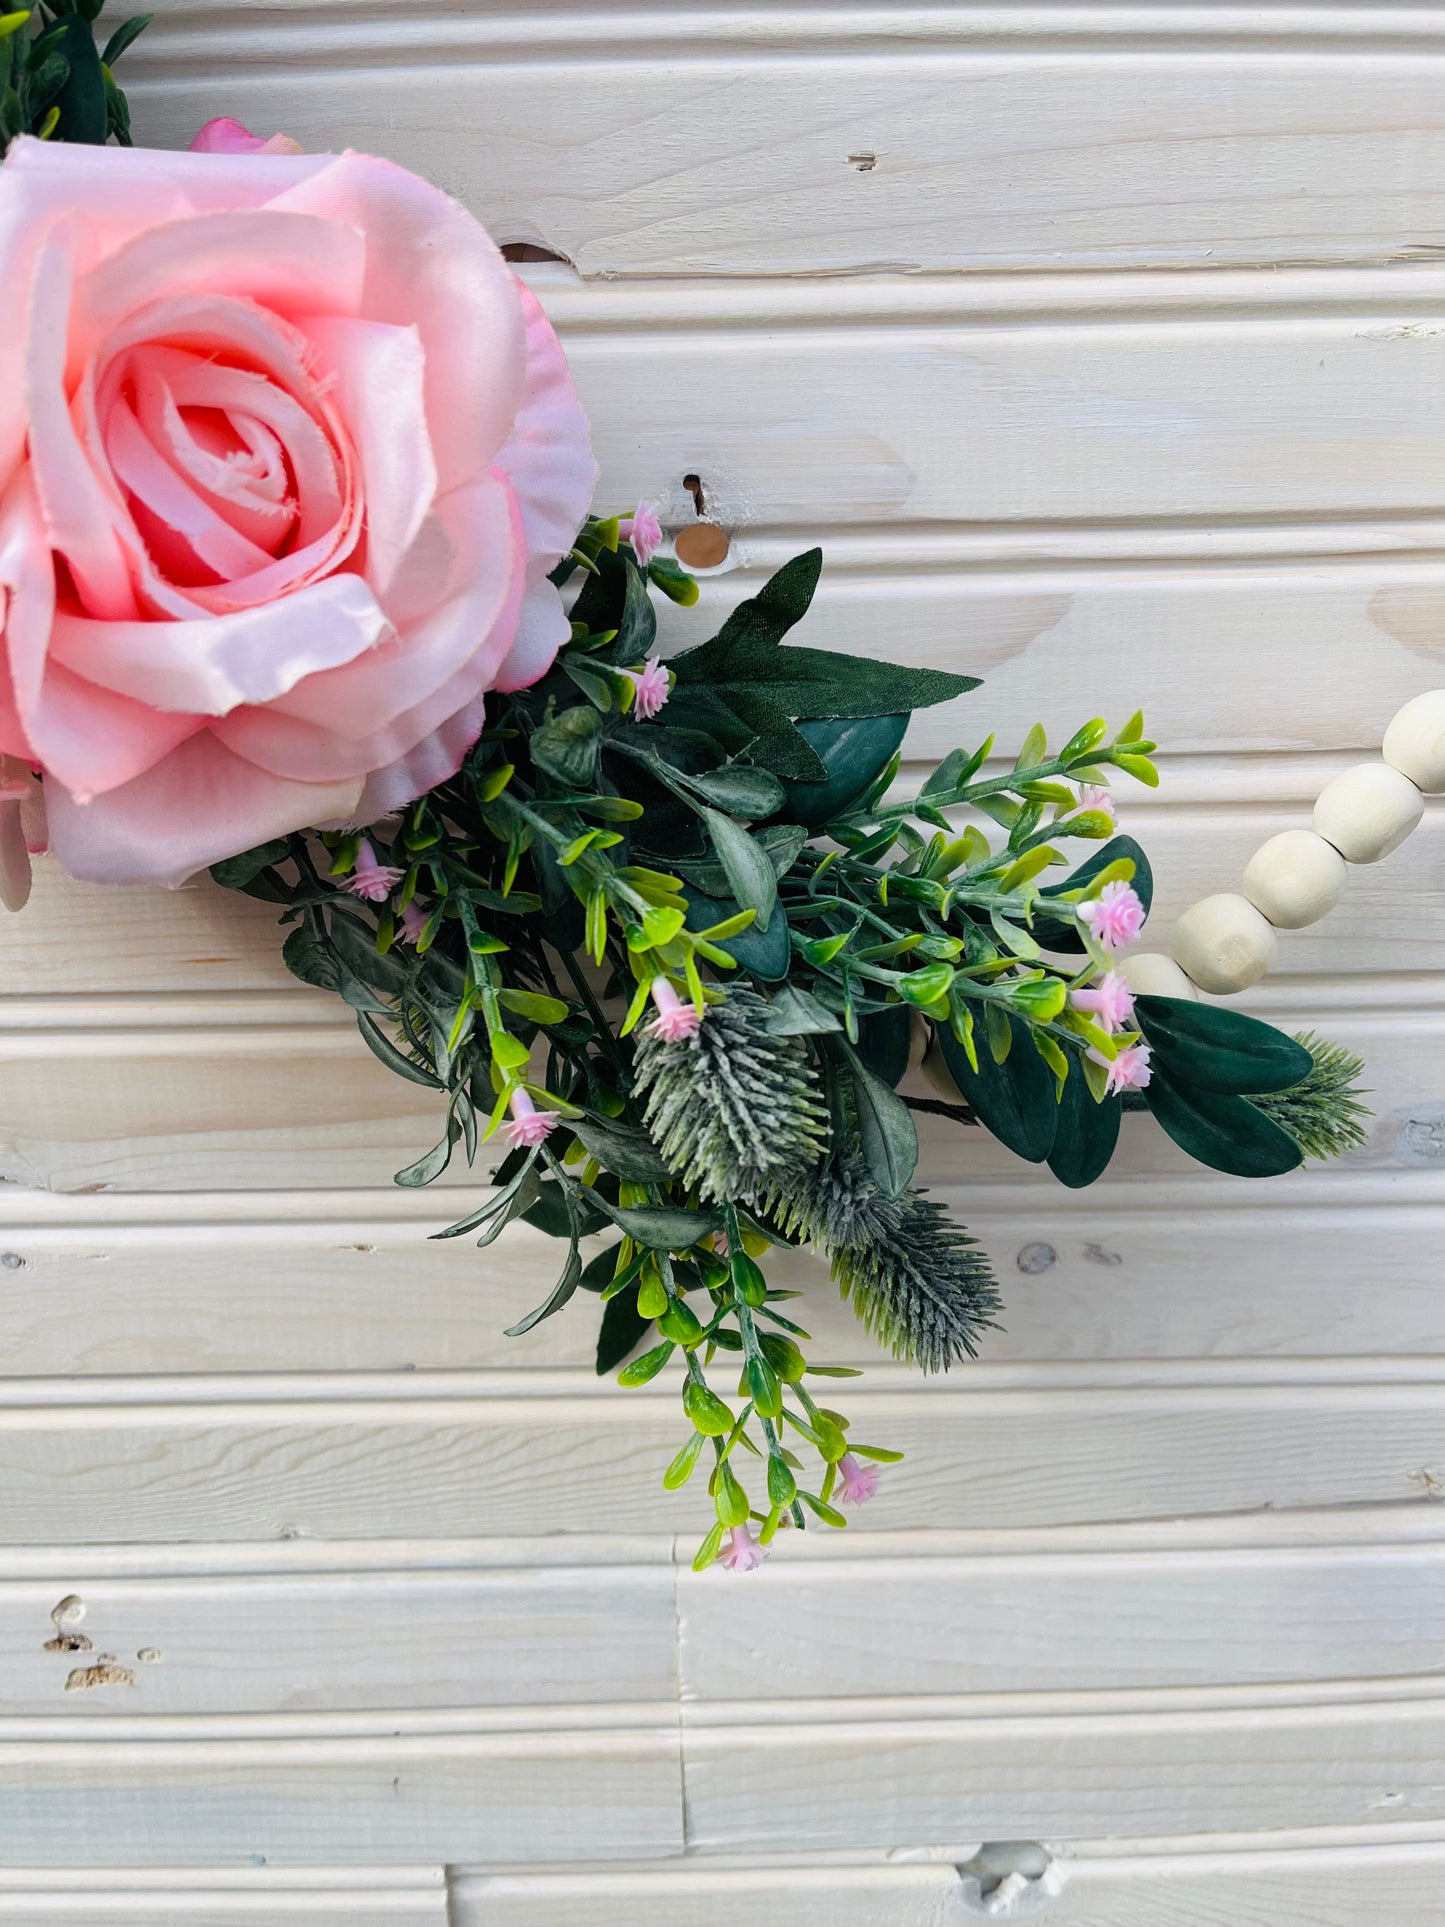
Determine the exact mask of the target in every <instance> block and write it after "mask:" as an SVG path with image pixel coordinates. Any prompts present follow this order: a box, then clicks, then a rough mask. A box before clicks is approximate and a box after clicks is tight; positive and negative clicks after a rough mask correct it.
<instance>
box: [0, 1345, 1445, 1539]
mask: <svg viewBox="0 0 1445 1927" xmlns="http://www.w3.org/2000/svg"><path fill="white" fill-rule="evenodd" d="M1322 1369H1323V1368H1319V1367H1317V1368H1313V1375H1311V1373H1310V1372H1308V1371H1305V1370H1304V1369H1303V1368H1301V1369H1300V1371H1297V1372H1296V1373H1294V1374H1292V1375H1291V1376H1292V1377H1293V1379H1294V1381H1295V1382H1292V1383H1291V1382H1283V1383H1259V1384H1230V1383H1198V1382H1195V1383H1190V1382H1188V1381H1187V1380H1186V1381H1184V1382H1177V1381H1173V1382H1167V1383H1162V1384H1159V1385H1156V1386H1153V1387H1151V1386H1149V1385H1147V1384H1134V1385H1131V1384H1130V1383H1129V1382H1128V1379H1127V1376H1126V1378H1125V1381H1124V1382H1123V1383H1120V1382H1118V1381H1117V1380H1107V1381H1105V1382H1102V1383H1098V1384H1095V1385H1093V1386H1075V1387H1072V1388H1071V1387H1069V1386H1067V1385H1059V1384H1057V1383H1055V1384H1052V1385H1050V1386H1048V1387H1044V1386H1033V1387H1029V1388H1017V1389H1012V1390H1009V1389H989V1388H988V1387H987V1386H986V1385H984V1384H981V1383H978V1382H974V1381H971V1380H970V1377H969V1375H968V1373H966V1372H962V1373H958V1374H955V1376H954V1378H953V1379H952V1380H950V1381H948V1382H946V1383H945V1384H943V1385H941V1386H940V1385H936V1384H928V1385H924V1386H918V1385H917V1384H916V1381H910V1383H911V1384H912V1385H913V1387H914V1388H913V1389H908V1390H902V1389H900V1390H876V1389H874V1390H870V1389H867V1381H865V1382H864V1387H863V1388H862V1389H855V1390H852V1391H850V1395H849V1397H848V1399H847V1401H846V1403H847V1409H848V1411H849V1413H850V1414H851V1415H852V1417H853V1419H854V1422H855V1425H856V1428H857V1433H856V1435H857V1436H858V1437H859V1438H863V1439H866V1440H868V1441H869V1442H870V1443H881V1444H886V1445H889V1446H893V1447H897V1448H898V1449H901V1450H903V1451H905V1452H906V1453H907V1455H908V1459H907V1463H906V1464H905V1465H903V1466H900V1467H897V1468H893V1469H890V1473H889V1477H888V1482H887V1487H886V1499H885V1500H881V1501H880V1502H877V1503H875V1504H874V1505H872V1506H870V1507H869V1508H867V1510H866V1511H865V1512H863V1513H862V1514H861V1516H860V1519H859V1523H858V1526H857V1527H856V1528H855V1529H856V1530H862V1531H865V1532H866V1531H869V1530H875V1529H883V1528H892V1529H903V1528H908V1527H915V1526H925V1525H927V1526H934V1527H962V1526H988V1525H1039V1524H1050V1523H1059V1522H1065V1521H1068V1522H1079V1521H1090V1520H1125V1519H1148V1518H1155V1519H1158V1518H1169V1517H1175V1516H1178V1515H1180V1514H1183V1513H1190V1512H1225V1511H1240V1510H1248V1509H1251V1508H1254V1507H1258V1506H1271V1507H1277V1508H1281V1509H1287V1508H1291V1507H1308V1506H1332V1505H1351V1504H1355V1505H1359V1504H1393V1503H1400V1502H1404V1501H1408V1500H1412V1499H1422V1498H1425V1497H1427V1496H1430V1495H1433V1493H1434V1492H1436V1491H1437V1490H1438V1489H1439V1487H1440V1485H1441V1484H1442V1483H1445V1467H1442V1464H1441V1455H1440V1450H1439V1440H1440V1427H1441V1418H1442V1410H1445V1386H1442V1385H1441V1384H1438V1383H1434V1382H1422V1381H1421V1380H1419V1379H1415V1380H1412V1379H1410V1378H1409V1377H1406V1376H1402V1374H1401V1373H1400V1372H1393V1373H1385V1374H1383V1375H1382V1376H1380V1377H1379V1382H1376V1383H1365V1384H1350V1383H1349V1382H1344V1383H1338V1382H1331V1380H1330V1379H1329V1378H1328V1377H1323V1378H1322V1377H1321V1376H1320V1373H1321V1371H1322ZM1423 1369H1424V1367H1423V1365H1422V1366H1421V1367H1420V1370H1421V1371H1423ZM1279 1375H1280V1376H1283V1374H1282V1373H1280V1374H1279ZM217 1389H218V1390H222V1389H223V1390H225V1391H226V1392H228V1393H232V1394H233V1396H232V1398H231V1402H230V1403H227V1404H207V1403H199V1404H198V1403H179V1402H178V1403H171V1404H165V1405H157V1404H147V1403H138V1402H133V1400H134V1399H135V1398H136V1397H137V1396H139V1397H142V1398H143V1397H144V1396H145V1389H144V1387H143V1386H136V1387H135V1388H133V1391H132V1396H131V1399H127V1400H126V1401H125V1402H123V1403H121V1402H115V1403H111V1404H109V1405H89V1406H77V1405H71V1404H61V1403H50V1404H46V1405H38V1404H37V1405H25V1404H21V1403H19V1402H16V1401H14V1400H12V1402H11V1404H10V1405H9V1406H8V1407H7V1408H5V1409H3V1410H0V1494H3V1498H0V1535H3V1538H4V1539H5V1541H7V1542H9V1543H12V1544H14V1543H18V1544H32V1545H46V1544H48V1545H56V1546H62V1545H79V1544H93V1545H107V1544H114V1543H118V1542H125V1541H137V1540H139V1541H153V1542H156V1543H159V1544H177V1543H182V1544H183V1543H184V1542H186V1541H187V1540H191V1539H210V1540H217V1539H222V1540H224V1539H237V1540H275V1539H277V1538H289V1537H293V1536H302V1537H310V1538H326V1537H375V1538H383V1539H384V1538H402V1537H429V1536H441V1537H448V1536H466V1535H469V1534H481V1533H486V1534H508V1533H523V1532H528V1531H535V1530H537V1529H538V1525H539V1522H540V1523H542V1524H544V1525H545V1527H546V1529H547V1530H549V1531H584V1532H585V1531H594V1532H595V1531H596V1530H597V1529H598V1528H599V1525H600V1524H603V1523H605V1525H606V1527H607V1528H608V1529H609V1530H614V1531H625V1532H626V1531H666V1530H678V1531H681V1532H683V1533H686V1534H693V1533H698V1534H699V1536H700V1526H701V1522H702V1517H703V1509H704V1508H705V1500H704V1499H703V1497H702V1495H701V1494H700V1493H698V1494H694V1493H691V1492H689V1491H686V1490H684V1491H683V1492H682V1493H679V1494H665V1493H663V1492H662V1490H661V1474H662V1471H663V1468H664V1467H665V1466H666V1464H667V1462H668V1460H669V1459H670V1458H671V1457H672V1455H673V1453H674V1452H675V1450H676V1448H677V1444H678V1441H679V1439H680V1437H681V1436H682V1434H681V1432H680V1430H679V1425H680V1420H679V1417H678V1414H677V1412H676V1408H675V1405H674V1402H673V1401H674V1396H675V1394H674V1392H673V1391H672V1390H671V1389H670V1388H666V1387H664V1388H663V1389H661V1390H658V1391H656V1392H652V1393H649V1392H632V1393H628V1394H626V1395H623V1394H620V1393H618V1392H617V1391H616V1390H615V1388H613V1387H610V1386H604V1387H602V1388H600V1389H599V1391H597V1392H595V1393H591V1394H586V1395H584V1394H583V1393H582V1391H581V1382H579V1384H578V1389H577V1391H576V1392H575V1393H574V1394H573V1396H571V1397H566V1398H564V1397H555V1396H554V1397H552V1398H540V1397H526V1396H519V1395H517V1394H516V1393H515V1392H511V1393H507V1392H505V1391H504V1394H503V1395H501V1396H497V1397H493V1398H490V1399H488V1398H486V1397H480V1396H472V1397H465V1396H454V1397H450V1398H435V1397H432V1398H428V1397H426V1396H417V1395H416V1389H417V1388H415V1387H413V1388H412V1395H411V1396H393V1397H390V1398H386V1399H379V1398H375V1397H372V1398H364V1397H359V1396H358V1397H352V1398H337V1397H334V1396H333V1397H330V1398H316V1399H312V1400H306V1399H304V1398H295V1399H291V1400H287V1399H278V1398H275V1397H271V1398H269V1399H261V1400H257V1401H255V1402H251V1401H247V1400H245V1399H241V1398H236V1397H235V1396H234V1389H235V1388H234V1387H232V1386H225V1387H221V1386H218V1387H217ZM398 1389H400V1388H398ZM111 1397H112V1399H114V1397H115V1388H111Z"/></svg>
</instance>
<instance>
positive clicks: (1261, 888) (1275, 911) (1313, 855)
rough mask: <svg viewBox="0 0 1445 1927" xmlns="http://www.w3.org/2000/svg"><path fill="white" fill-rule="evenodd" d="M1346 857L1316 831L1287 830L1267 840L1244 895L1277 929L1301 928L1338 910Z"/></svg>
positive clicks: (1246, 875) (1247, 873)
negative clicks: (1335, 908)
mask: <svg viewBox="0 0 1445 1927" xmlns="http://www.w3.org/2000/svg"><path fill="white" fill-rule="evenodd" d="M1345 870H1346V866H1345V859H1344V858H1343V857H1342V856H1341V855H1340V853H1339V851H1338V850H1337V849H1336V848H1335V846H1334V844H1333V843H1326V841H1325V839H1324V838H1323V837H1322V836H1316V835H1315V833H1314V831H1313V830H1285V831H1283V832H1282V833H1281V834H1280V835H1279V836H1272V837H1271V838H1270V839H1269V841H1268V843H1262V844H1261V845H1260V847H1259V848H1258V849H1257V850H1256V851H1255V853H1254V855H1253V856H1252V857H1251V858H1250V859H1249V863H1248V865H1247V866H1246V868H1245V872H1244V894H1245V895H1246V896H1247V897H1248V898H1249V900H1250V902H1251V903H1252V904H1253V905H1254V907H1255V909H1256V910H1259V911H1261V912H1263V914H1264V915H1265V916H1266V917H1268V918H1269V920H1270V922H1271V923H1272V924H1273V925H1274V927H1275V929H1276V930H1299V929H1301V928H1302V927H1303V926H1304V925H1305V924H1307V923H1318V922H1319V920H1320V918H1321V917H1322V916H1324V914H1325V912H1326V911H1328V910H1333V909H1334V907H1335V905H1336V904H1337V903H1338V902H1339V900H1340V892H1341V891H1342V890H1343V889H1344V887H1345Z"/></svg>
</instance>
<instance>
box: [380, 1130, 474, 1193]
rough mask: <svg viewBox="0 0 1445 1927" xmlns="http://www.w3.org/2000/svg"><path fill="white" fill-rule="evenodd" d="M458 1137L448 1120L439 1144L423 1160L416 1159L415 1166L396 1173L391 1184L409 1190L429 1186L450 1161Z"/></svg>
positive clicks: (412, 1165)
mask: <svg viewBox="0 0 1445 1927" xmlns="http://www.w3.org/2000/svg"><path fill="white" fill-rule="evenodd" d="M458 1136H459V1132H458V1130H457V1127H456V1125H455V1124H453V1123H451V1122H450V1120H449V1121H448V1124H447V1130H446V1135H445V1136H444V1137H443V1138H442V1140H441V1142H440V1143H438V1144H434V1145H433V1146H432V1148H431V1149H430V1150H429V1151H428V1152H427V1154H426V1156H425V1157H424V1158H418V1159H417V1161H416V1163H415V1164H409V1165H408V1166H407V1167H406V1169H405V1170H404V1171H398V1172H397V1174H396V1177H395V1178H394V1179H393V1183H395V1184H402V1185H405V1186H406V1187H407V1188H408V1189H409V1190H411V1189H415V1188H416V1187H417V1186H419V1185H423V1184H430V1183H431V1181H432V1179H433V1178H439V1177H440V1176H441V1174H442V1172H443V1171H445V1170H446V1168H447V1166H448V1165H449V1164H450V1163H451V1161H452V1146H453V1145H454V1144H455V1143H456V1141H457V1138H458Z"/></svg>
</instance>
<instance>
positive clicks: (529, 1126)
mask: <svg viewBox="0 0 1445 1927" xmlns="http://www.w3.org/2000/svg"><path fill="white" fill-rule="evenodd" d="M556 1127H557V1119H556V1117H555V1115H554V1114H553V1113H552V1112H551V1111H539V1110H538V1109H537V1107H536V1105H535V1104H534V1103H533V1102H532V1100H531V1098H530V1097H529V1096H528V1095H527V1093H526V1092H525V1091H524V1090H523V1089H522V1088H521V1086H520V1085H519V1086H518V1087H517V1089H516V1090H515V1091H513V1092H512V1116H511V1121H510V1122H509V1123H508V1124H507V1125H506V1127H505V1129H506V1132H507V1137H508V1140H509V1141H510V1143H511V1146H512V1149H513V1150H516V1148H517V1147H518V1145H524V1146H526V1147H527V1149H529V1150H530V1149H531V1147H532V1146H533V1145H534V1144H540V1143H541V1142H542V1140H543V1138H544V1137H550V1136H551V1134H552V1132H553V1131H554V1130H555V1129H556Z"/></svg>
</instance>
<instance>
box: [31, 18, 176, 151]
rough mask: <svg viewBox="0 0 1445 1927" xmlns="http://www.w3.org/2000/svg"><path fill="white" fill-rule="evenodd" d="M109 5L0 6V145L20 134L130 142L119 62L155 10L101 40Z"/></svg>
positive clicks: (101, 142)
mask: <svg viewBox="0 0 1445 1927" xmlns="http://www.w3.org/2000/svg"><path fill="white" fill-rule="evenodd" d="M104 9H105V0H49V4H46V0H39V4H37V5H36V6H34V7H31V8H20V9H17V10H15V11H12V12H9V13H0V152H3V151H4V150H5V148H7V147H8V146H9V145H10V143H11V141H12V140H14V139H15V137H16V136H17V135H18V134H34V135H35V136H36V137H37V138H38V139H40V140H51V139H54V140H63V141H80V142H83V143H85V144H87V145H90V146H93V147H103V146H104V145H105V144H106V142H107V141H109V140H112V139H113V140H115V141H116V142H117V143H118V144H119V145H120V146H122V147H129V146H131V144H132V143H131V137H130V108H129V106H128V105H127V102H126V98H125V95H124V94H123V93H122V92H121V90H120V88H119V87H118V86H117V85H116V80H115V73H114V68H115V64H116V62H117V61H118V60H119V59H120V57H121V55H122V54H123V53H124V52H125V51H126V49H127V48H128V47H130V46H131V45H132V43H133V42H134V41H135V40H136V39H137V38H138V36H139V35H140V34H142V33H144V31H145V29H146V28H147V27H148V26H149V25H150V23H151V19H152V16H151V15H150V14H148V13H142V14H133V15H132V16H131V17H130V19H128V20H123V21H122V22H121V24H120V25H119V26H118V27H117V28H116V29H115V32H114V33H112V34H111V35H110V36H109V38H108V39H107V40H106V42H105V44H104V46H101V45H100V43H99V41H98V39H97V31H96V22H97V20H98V19H99V18H100V15H101V14H102V12H103V11H104Z"/></svg>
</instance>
